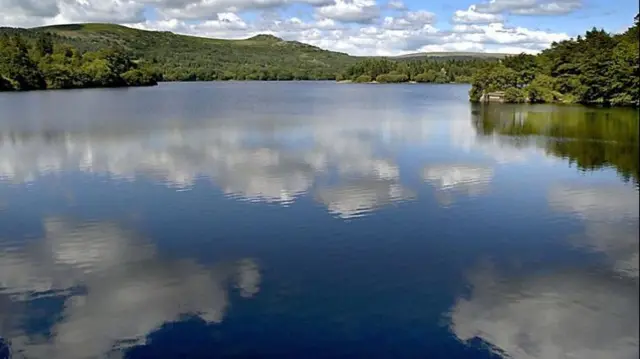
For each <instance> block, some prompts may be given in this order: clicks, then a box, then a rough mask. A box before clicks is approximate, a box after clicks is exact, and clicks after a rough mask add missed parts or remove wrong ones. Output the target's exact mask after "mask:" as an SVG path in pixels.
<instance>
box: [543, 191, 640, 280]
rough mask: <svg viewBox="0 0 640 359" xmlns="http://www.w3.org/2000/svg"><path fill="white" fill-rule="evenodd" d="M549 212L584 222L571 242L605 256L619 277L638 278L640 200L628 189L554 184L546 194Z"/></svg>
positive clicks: (634, 192)
mask: <svg viewBox="0 0 640 359" xmlns="http://www.w3.org/2000/svg"><path fill="white" fill-rule="evenodd" d="M548 200H549V205H550V206H551V208H552V209H554V210H556V211H560V212H565V213H568V214H570V215H572V216H575V217H577V218H580V219H582V220H583V221H584V222H585V227H586V228H585V232H584V234H580V235H578V236H574V237H572V239H571V243H572V244H574V245H575V246H578V247H581V248H586V249H588V250H591V251H594V252H600V253H604V254H606V255H607V256H608V258H609V259H610V260H611V261H612V264H613V266H614V269H615V270H616V271H617V272H619V273H620V274H622V275H625V276H629V277H632V278H636V279H637V278H638V276H639V272H640V268H639V264H638V257H639V255H638V253H639V252H640V249H639V246H640V244H639V242H640V236H639V234H638V233H639V232H638V230H639V229H640V224H639V219H638V218H639V216H640V209H639V208H640V207H639V206H640V200H639V197H638V192H637V191H636V190H635V189H633V188H630V187H627V186H612V185H600V186H581V187H577V186H571V185H557V186H555V187H552V188H551V189H550V191H549V194H548Z"/></svg>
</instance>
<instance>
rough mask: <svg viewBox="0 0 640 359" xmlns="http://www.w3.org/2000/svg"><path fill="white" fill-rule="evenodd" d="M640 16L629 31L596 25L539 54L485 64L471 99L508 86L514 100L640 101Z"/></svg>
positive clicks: (507, 95)
mask: <svg viewBox="0 0 640 359" xmlns="http://www.w3.org/2000/svg"><path fill="white" fill-rule="evenodd" d="M638 18H639V16H638V15H637V16H636V17H635V21H634V25H633V26H632V27H630V28H629V29H628V30H627V31H626V32H625V33H623V34H617V35H611V34H609V33H607V32H605V31H604V30H598V29H596V28H593V29H592V30H590V31H587V32H586V34H585V35H584V36H578V37H577V38H575V39H570V40H566V41H562V42H559V43H553V44H552V45H551V47H550V48H549V49H546V50H544V51H542V52H541V53H540V54H538V55H536V56H533V55H525V54H521V55H518V56H510V57H507V58H505V59H504V60H502V61H499V62H495V63H484V64H483V65H482V66H481V67H480V68H479V69H478V71H477V72H476V73H475V75H474V76H473V79H472V82H471V83H472V88H471V90H470V92H469V95H470V99H471V101H474V102H477V101H480V100H481V99H482V95H483V94H485V93H488V92H493V91H504V100H505V102H510V103H524V102H529V103H553V102H562V103H582V104H597V105H604V106H609V105H612V106H638V105H639V104H640V98H639V91H638V89H639V88H640V71H639V61H640V58H639V49H638V44H639V41H640V38H639V33H638Z"/></svg>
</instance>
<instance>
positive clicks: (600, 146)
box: [472, 105, 640, 186]
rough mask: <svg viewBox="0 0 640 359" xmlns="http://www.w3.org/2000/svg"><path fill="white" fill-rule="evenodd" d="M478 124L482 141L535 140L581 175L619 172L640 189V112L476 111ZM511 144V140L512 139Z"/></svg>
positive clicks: (581, 108) (502, 107)
mask: <svg viewBox="0 0 640 359" xmlns="http://www.w3.org/2000/svg"><path fill="white" fill-rule="evenodd" d="M472 118H473V123H474V125H475V127H476V129H477V131H478V134H479V135H480V136H494V135H499V136H509V137H511V140H513V141H515V142H516V143H515V145H516V146H518V145H522V144H523V143H525V142H526V143H527V144H528V145H529V144H531V141H529V140H533V141H534V142H535V143H536V144H537V145H538V146H540V147H541V148H544V149H545V151H546V152H547V154H550V155H553V156H556V157H560V158H563V159H565V160H568V161H569V163H570V164H571V165H573V164H575V165H576V166H577V167H578V168H579V169H580V170H581V171H597V170H600V169H602V168H607V167H609V168H614V169H615V170H616V171H617V172H618V175H619V176H620V177H621V178H622V179H623V180H624V181H625V182H629V181H633V183H634V184H635V185H636V186H638V183H639V182H638V181H639V178H640V172H639V170H638V149H639V141H638V129H639V127H638V111H637V110H635V109H630V108H617V109H595V108H588V107H584V106H544V105H535V106H530V105H477V106H474V107H473V109H472ZM507 140H508V139H507Z"/></svg>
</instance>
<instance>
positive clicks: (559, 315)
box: [0, 82, 639, 359]
mask: <svg viewBox="0 0 640 359" xmlns="http://www.w3.org/2000/svg"><path fill="white" fill-rule="evenodd" d="M468 89H469V88H468V86H466V85H397V86H396V85H388V86H375V85H341V84H334V83H322V82H320V83H313V82H304V83H233V82H230V83H176V84H162V85H160V86H159V87H156V88H140V89H106V90H79V91H75V90H73V91H50V92H31V93H10V94H0V338H2V340H0V358H3V355H4V356H5V357H6V356H7V353H9V351H11V353H12V355H13V357H14V358H51V359H57V358H61V359H62V358H64V359H75V358H103V357H106V358H112V357H115V358H168V359H175V358H213V357H216V358H218V357H233V358H478V359H479V358H503V357H504V358H508V357H510V358H544V359H553V358H581V359H589V358H594V359H604V358H610V359H617V358H637V356H638V326H639V322H638V314H639V313H638V312H639V311H638V308H639V305H638V300H639V296H638V227H639V224H638V215H639V213H638V205H639V203H638V202H639V200H638V186H637V173H638V167H637V160H636V161H635V167H634V165H633V163H634V162H633V161H629V160H628V158H629V156H630V155H629V153H632V152H629V150H628V149H629V148H630V149H631V150H633V149H635V151H636V152H635V153H637V152H638V151H637V150H638V148H637V143H638V142H637V132H636V133H635V136H634V134H633V133H631V134H630V135H629V136H627V137H630V139H629V138H627V137H625V139H621V135H620V133H621V132H620V131H618V130H616V129H617V128H618V127H616V128H614V129H608V127H607V130H606V131H605V132H603V134H602V136H604V137H605V138H606V139H608V140H609V142H607V143H612V144H613V145H612V146H613V147H606V151H607V154H606V155H607V156H608V157H607V160H606V161H600V162H598V159H599V158H600V157H601V155H602V156H604V152H603V151H604V150H602V149H601V148H600V147H596V146H597V145H590V144H589V143H591V142H586V141H587V140H589V136H596V135H595V133H596V131H602V126H601V125H602V124H601V123H599V122H597V120H593V116H592V115H589V113H593V112H594V111H595V112H598V111H600V112H604V111H610V110H598V109H586V108H585V109H583V108H578V107H556V106H506V105H504V106H502V107H492V108H491V111H487V110H486V109H484V108H482V107H480V108H479V107H478V106H474V105H471V104H470V103H469V102H468V101H467V91H468ZM545 111H547V112H549V111H551V112H553V113H556V114H558V118H554V119H553V120H550V121H551V122H550V124H551V125H552V126H561V128H563V129H564V130H566V131H568V132H565V133H576V138H577V139H574V140H575V141H581V142H577V144H579V145H580V146H582V147H579V148H577V149H576V148H574V147H570V148H569V150H567V151H569V152H568V155H560V154H558V153H559V152H560V151H561V150H563V148H560V149H557V148H556V147H553V146H557V144H558V142H557V141H559V139H557V138H554V137H553V136H551V135H550V134H549V133H546V132H545V130H543V128H548V127H545V126H542V125H540V121H541V120H539V119H537V117H535V116H537V115H536V114H535V113H540V112H545ZM625 111H626V112H625ZM629 111H631V112H629ZM632 111H633V110H620V112H612V113H613V115H611V116H608V117H607V121H619V122H620V124H621V125H620V126H623V125H624V126H629V121H635V122H634V123H631V125H630V126H631V127H632V128H633V126H636V127H635V128H637V113H634V112H632ZM600 112H598V113H600ZM576 113H578V115H576ZM565 114H566V116H567V118H568V117H569V116H573V117H571V121H569V120H568V119H567V121H564V122H563V118H564V117H563V116H565ZM576 116H578V118H576ZM580 116H583V117H584V121H583V119H582V118H581V117H580ZM589 116H591V117H589ZM616 116H619V117H620V118H618V117H616ZM514 118H517V119H520V120H522V119H523V118H525V120H524V121H525V122H527V121H528V122H527V124H530V123H534V124H535V126H538V127H536V128H537V130H536V131H538V132H537V133H533V134H529V135H526V136H522V135H521V134H520V135H518V136H515V135H514V136H510V135H509V134H508V133H506V134H505V133H498V132H499V131H502V130H499V128H503V127H501V126H506V124H509V123H511V122H509V121H512V120H513V119H514ZM629 118H631V120H629ZM505 119H506V120H505ZM589 119H591V120H589ZM535 121H538V122H535ZM625 121H626V122H625ZM489 125H490V126H493V127H490V128H492V129H493V130H491V131H481V130H480V128H479V126H480V127H483V128H485V129H486V128H488V127H487V126H489ZM512 125H513V124H512ZM563 126H566V128H565V127H563ZM509 128H512V127H509ZM492 131H494V132H492ZM571 131H573V132H571ZM616 131H618V132H616ZM503 132H504V131H503ZM597 133H598V134H601V133H600V132H597ZM622 133H623V134H624V131H622ZM585 134H586V135H585ZM585 136H586V137H585ZM634 141H635V142H634ZM585 153H588V156H587V157H586V158H585ZM631 158H632V159H633V157H631ZM635 158H636V159H637V157H635ZM586 162H589V163H591V164H593V163H595V164H596V165H590V166H586V165H584V163H586ZM629 163H631V165H629ZM585 166H586V167H588V168H585ZM629 166H631V168H629ZM625 174H626V175H625ZM629 174H630V175H629ZM3 350H5V352H4V354H3Z"/></svg>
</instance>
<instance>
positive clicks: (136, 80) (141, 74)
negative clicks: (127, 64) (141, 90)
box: [121, 69, 157, 86]
mask: <svg viewBox="0 0 640 359" xmlns="http://www.w3.org/2000/svg"><path fill="white" fill-rule="evenodd" d="M121 77H122V79H123V80H124V81H125V83H126V84H127V85H129V86H153V85H157V82H156V80H155V79H154V78H153V77H152V76H151V75H150V74H149V73H147V72H145V71H140V70H137V69H136V70H129V71H127V72H125V73H123V74H122V75H121Z"/></svg>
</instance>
